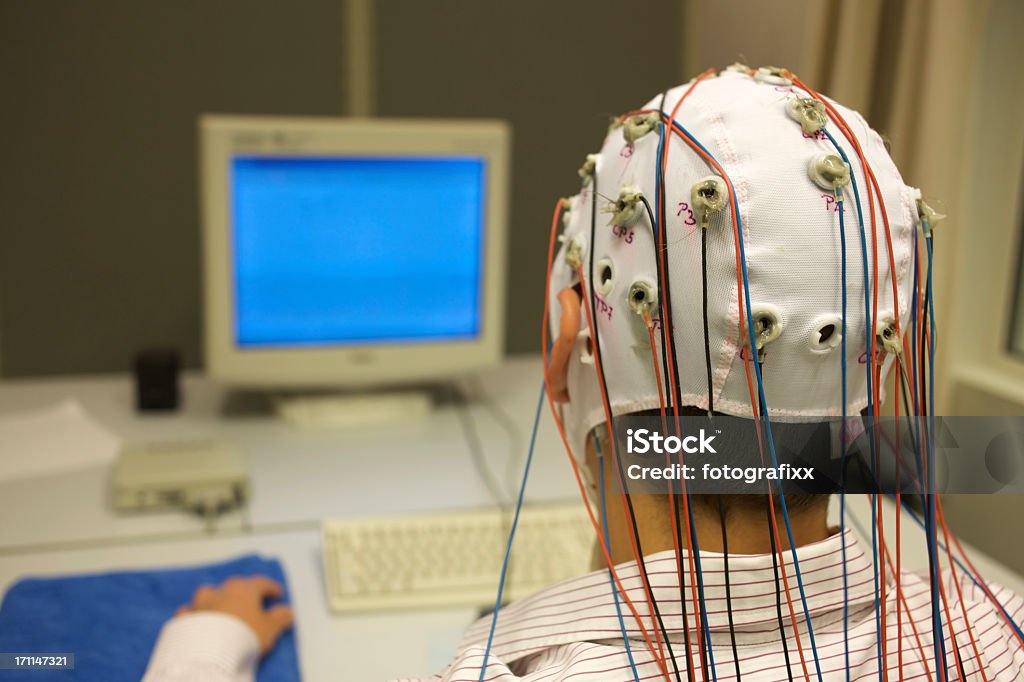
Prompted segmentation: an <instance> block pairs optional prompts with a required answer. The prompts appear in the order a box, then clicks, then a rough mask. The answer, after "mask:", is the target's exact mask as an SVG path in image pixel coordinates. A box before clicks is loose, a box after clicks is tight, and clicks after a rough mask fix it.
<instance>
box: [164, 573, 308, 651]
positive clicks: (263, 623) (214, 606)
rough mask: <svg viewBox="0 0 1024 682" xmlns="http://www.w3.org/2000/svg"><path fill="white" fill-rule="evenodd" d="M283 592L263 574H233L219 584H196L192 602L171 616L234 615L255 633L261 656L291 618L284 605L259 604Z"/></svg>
mask: <svg viewBox="0 0 1024 682" xmlns="http://www.w3.org/2000/svg"><path fill="white" fill-rule="evenodd" d="M283 593H284V590H283V589H282V587H281V585H280V584H279V583H278V582H277V581H276V580H273V579H271V578H268V577H266V576H261V575H257V576H247V577H243V576H235V577H233V578H229V579H228V580H226V581H224V583H223V584H221V585H220V586H219V587H213V586H211V585H202V586H200V587H199V589H197V590H196V592H195V594H194V595H193V596H192V603H191V604H185V605H183V606H181V607H180V608H179V609H178V610H177V611H176V612H175V614H174V615H175V616H176V617H177V616H180V615H183V614H186V613H195V612H197V611H214V612H218V613H226V614H228V615H231V616H234V617H235V618H238V619H239V620H241V621H242V622H243V623H245V624H246V625H248V626H249V627H250V628H251V629H252V631H253V632H254V633H255V634H256V638H257V639H258V640H259V643H260V652H261V653H262V654H264V655H265V654H266V653H267V652H269V651H270V650H271V649H273V648H274V644H275V643H276V642H277V640H278V638H279V637H280V636H281V635H282V634H283V633H284V632H285V631H286V630H288V628H290V627H291V625H292V622H293V621H294V618H295V616H294V613H293V612H292V608H291V607H290V606H288V605H287V604H277V605H275V606H272V607H270V608H269V609H266V608H264V607H263V602H264V600H266V599H276V598H278V597H280V596H281V595H282V594H283Z"/></svg>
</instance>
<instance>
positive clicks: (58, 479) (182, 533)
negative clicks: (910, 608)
mask: <svg viewBox="0 0 1024 682" xmlns="http://www.w3.org/2000/svg"><path fill="white" fill-rule="evenodd" d="M540 382H541V370H540V362H539V359H538V358H536V357H521V358H516V359H512V360H510V361H508V362H506V363H505V364H504V365H502V366H501V367H498V368H495V369H493V370H489V371H486V372H482V373H481V374H480V375H478V377H476V379H475V382H474V383H476V384H479V385H480V386H482V387H483V388H484V389H485V390H486V391H487V393H488V394H489V395H490V397H491V398H493V399H494V400H495V401H496V402H497V403H498V404H499V406H500V408H501V410H502V411H503V412H504V413H505V414H507V415H508V417H509V418H510V420H511V421H512V422H513V423H514V426H515V428H516V429H517V430H518V433H519V437H518V438H517V439H514V440H517V441H518V446H519V447H515V446H514V443H513V440H511V439H510V435H509V433H508V431H507V430H505V429H504V428H503V427H502V424H501V423H500V421H499V420H497V419H496V418H495V415H494V414H493V412H492V411H491V410H489V409H488V408H487V407H486V405H483V404H480V403H475V404H473V405H472V406H471V407H469V408H468V409H470V410H471V412H472V416H473V419H474V423H475V425H476V428H477V430H478V432H479V435H480V439H481V440H482V441H483V443H484V447H485V449H486V453H485V454H486V458H487V461H488V463H489V464H490V465H491V467H492V470H493V471H494V472H495V475H496V477H497V478H499V479H502V478H503V472H505V471H506V467H507V465H509V464H510V462H509V458H510V457H512V458H514V461H512V462H511V464H512V465H514V467H515V470H516V471H517V473H518V472H521V465H522V461H523V457H524V456H525V447H526V446H527V444H528V442H529V441H528V439H529V433H530V428H531V426H532V419H533V414H534V410H535V408H536V401H537V397H538V391H539V389H540ZM183 391H184V395H185V404H184V408H183V409H182V410H181V411H180V412H178V413H176V414H174V415H166V416H140V415H137V414H136V413H135V411H134V408H133V403H132V400H133V394H132V384H131V380H130V378H129V377H127V376H103V377H84V378H70V379H69V378H64V379H43V380H33V381H12V382H7V383H5V384H3V385H0V412H6V411H11V410H14V409H22V408H29V407H42V406H45V405H49V404H52V403H54V402H56V401H58V400H60V399H62V398H66V397H73V398H76V399H77V400H79V401H80V402H81V403H82V404H83V405H84V406H85V407H86V409H87V410H88V411H89V413H90V414H91V415H93V416H94V417H95V418H96V419H97V420H99V421H100V422H102V423H103V424H104V425H106V426H107V427H109V428H110V429H112V430H113V431H114V432H116V433H117V434H119V435H120V436H121V437H122V438H124V439H126V440H133V439H161V438H168V437H183V436H190V435H194V436H197V437H201V436H215V437H220V438H225V439H228V440H231V441H233V442H235V443H236V444H238V446H239V447H240V448H241V450H242V453H243V454H244V456H245V458H246V460H247V462H248V466H249V470H250V476H251V482H252V500H251V504H250V506H249V509H248V511H247V513H246V514H232V515H229V516H226V517H224V518H222V519H221V520H219V521H218V523H217V525H216V528H215V530H214V531H213V532H212V533H211V532H208V531H207V529H206V528H205V527H204V524H203V523H202V522H201V521H199V520H198V519H196V518H194V517H192V516H189V515H187V514H185V513H179V512H167V513H159V514H146V515H141V516H128V517H125V516H120V515H116V514H114V513H113V511H112V510H111V509H110V507H109V504H108V502H107V497H106V495H107V477H108V475H109V472H108V471H107V470H106V469H105V468H104V469H96V470H89V471H85V472H80V473H76V474H73V475H63V476H50V477H46V478H38V479H33V480H29V481H24V482H19V483H17V484H11V483H7V484H0V518H2V519H3V520H4V521H3V523H2V524H0V592H2V591H4V590H6V589H7V587H8V586H9V585H10V584H11V583H13V582H14V581H15V580H17V579H18V578H20V577H23V576H26V575H53V574H64V573H75V572H93V571H104V570H110V569H128V568H138V567H147V566H161V567H165V566H173V565H187V564H196V563H203V562H212V561H218V560H222V559H225V558H228V557H230V556H234V555H237V554H241V553H246V552H260V553H262V554H266V555H270V556H275V557H278V558H280V559H281V560H282V562H283V563H284V566H285V570H286V572H287V574H288V578H289V581H290V584H291V588H292V592H293V598H294V602H295V606H296V613H297V617H298V621H297V628H298V639H299V657H300V663H301V666H302V672H303V676H304V679H305V680H307V681H309V682H320V681H321V680H340V679H352V680H384V679H388V678H391V677H398V676H406V675H424V674H427V673H431V672H435V671H436V670H437V669H438V668H439V667H440V666H441V665H442V664H443V663H444V662H445V659H446V657H447V656H448V655H450V653H451V651H452V650H453V648H454V646H455V643H456V642H457V639H458V636H459V634H460V633H461V632H462V630H463V629H464V628H465V627H466V625H467V624H468V623H469V622H470V621H471V620H472V619H473V617H474V616H475V613H474V612H473V610H471V609H461V608H453V609H432V610H418V611H411V612H399V613H382V614H364V615H359V616H335V615H333V614H331V613H330V612H329V611H328V610H327V606H326V600H325V595H324V588H323V573H322V568H321V558H320V536H319V530H318V527H319V521H320V519H322V518H325V517H334V516H351V515H379V514H387V513H408V512H414V511H421V510H438V509H441V508H465V507H478V506H482V505H487V504H491V503H492V498H491V496H490V494H489V493H488V491H487V488H486V487H485V486H484V485H483V483H482V482H481V480H480V478H479V477H478V475H477V473H476V470H475V469H474V466H473V464H472V460H471V457H470V451H469V449H468V446H467V444H466V439H465V438H464V435H463V432H462V429H461V428H460V422H459V418H458V415H457V413H456V412H455V409H457V408H454V407H441V408H439V409H437V410H435V411H434V412H433V413H432V414H431V415H430V416H429V417H428V418H425V419H422V420H419V421H411V422H409V423H407V424H401V425H398V426H397V427H390V426H389V427H388V429H387V430H386V432H383V431H379V430H376V429H370V428H367V429H357V430H345V431H319V432H307V431H299V430H296V429H294V428H292V427H290V426H288V425H286V424H284V423H281V422H280V421H278V420H276V419H273V418H225V417H222V416H221V415H220V405H221V402H222V400H223V398H224V392H223V390H222V389H221V388H219V387H218V386H216V385H214V384H213V383H212V382H210V381H209V380H207V379H205V378H203V377H201V376H198V375H187V376H186V377H185V378H184V381H183ZM0 456H10V453H0ZM396 472H398V473H397V474H396ZM575 495H576V490H575V483H574V482H573V480H572V477H571V475H570V473H569V468H568V464H567V463H566V459H565V454H564V451H563V450H562V445H561V441H560V440H559V438H558V435H557V432H556V430H555V428H554V425H553V424H552V422H551V419H550V416H549V414H548V410H547V407H546V406H545V407H544V414H543V417H542V422H541V429H540V433H539V434H538V439H537V451H536V453H535V456H534V468H533V470H532V472H531V476H530V483H529V488H528V494H527V497H528V499H531V500H536V501H553V500H559V499H567V498H570V497H573V496H575ZM837 506H838V505H835V504H834V505H833V514H834V512H835V509H836V507H837ZM849 506H850V509H851V514H852V515H853V516H854V517H855V518H857V519H859V521H860V523H861V524H862V526H863V527H864V528H869V524H870V513H869V510H868V507H867V504H866V503H865V501H864V500H863V499H860V498H851V499H850V501H849ZM887 509H888V512H887V517H888V518H889V522H890V523H889V526H890V529H889V530H888V531H887V532H888V533H889V537H892V535H891V533H892V532H893V531H892V528H891V520H892V511H891V508H887ZM834 515H835V514H834ZM904 528H905V530H904V543H903V544H904V554H903V558H904V564H905V565H906V566H907V567H908V568H913V567H918V568H921V567H924V566H926V563H925V555H924V543H923V542H921V540H920V538H921V535H920V531H918V530H917V529H916V528H913V527H912V525H911V523H910V522H907V523H905V524H904ZM978 564H979V569H981V570H983V571H984V572H985V573H986V575H987V576H989V577H990V579H992V580H995V581H997V582H1001V583H1003V584H1006V585H1007V586H1010V587H1013V588H1014V589H1017V590H1018V591H1024V580H1022V579H1021V578H1020V577H1019V576H1016V575H1015V574H1013V573H1011V572H1009V571H1007V570H1006V569H1003V568H1002V567H1000V566H999V565H997V564H995V563H994V562H991V561H990V560H987V559H986V558H985V557H982V556H979V557H978ZM495 584H497V577H496V578H495ZM396 642H398V643H401V645H400V646H399V647H396Z"/></svg>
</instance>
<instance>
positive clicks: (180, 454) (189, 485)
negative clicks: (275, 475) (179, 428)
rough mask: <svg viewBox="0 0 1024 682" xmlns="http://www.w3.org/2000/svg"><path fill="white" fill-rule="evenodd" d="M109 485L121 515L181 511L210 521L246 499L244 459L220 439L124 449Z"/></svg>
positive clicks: (146, 444)
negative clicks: (150, 511) (174, 509)
mask: <svg viewBox="0 0 1024 682" xmlns="http://www.w3.org/2000/svg"><path fill="white" fill-rule="evenodd" d="M112 484H113V502H114V507H115V508H116V509H117V510H119V511H142V510H159V509H170V508H182V509H187V510H190V511H194V512H196V513H198V514H200V515H201V516H203V517H205V518H212V517H214V516H217V515H218V514H221V513H223V512H226V511H230V510H232V509H235V508H237V507H240V506H242V505H243V504H245V503H246V501H247V500H248V498H249V475H248V472H247V470H246V467H245V462H244V460H243V459H242V455H241V453H239V452H238V450H237V448H235V447H234V446H233V445H230V444H228V443H225V442H223V441H220V440H176V441H162V442H153V443H140V444H129V445H126V446H125V447H124V448H122V450H121V453H120V454H119V456H118V459H117V464H116V465H115V466H114V474H113V479H112Z"/></svg>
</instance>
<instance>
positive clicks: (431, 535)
mask: <svg viewBox="0 0 1024 682" xmlns="http://www.w3.org/2000/svg"><path fill="white" fill-rule="evenodd" d="M511 523H512V512H511V511H499V510H497V509H487V510H469V511H459V512H453V513H427V514H416V515H407V516H391V517H378V518H364V519H358V518H351V519H350V518H346V519H330V520H326V521H324V522H323V527H322V531H323V558H324V573H325V579H326V583H327V596H328V601H329V604H330V607H331V609H332V610H333V611H335V612H339V613H346V612H354V611H374V610H382V609H408V608H415V607H440V606H473V607H483V606H493V605H494V600H495V598H496V597H497V594H498V579H499V577H500V575H501V565H502V561H503V559H504V556H505V546H506V543H507V541H508V531H509V528H510V526H511ZM594 542H595V534H594V529H593V526H592V525H591V524H590V519H589V517H588V516H587V513H586V510H585V509H584V507H583V503H582V502H575V503H572V504H560V505H531V506H529V507H526V506H524V507H523V509H522V511H521V513H520V515H519V524H518V526H517V528H516V537H515V543H514V544H513V546H512V555H511V558H510V561H509V571H508V575H507V577H506V579H505V592H504V598H505V600H506V601H507V600H511V599H518V598H519V597H523V596H526V595H527V594H530V593H532V592H535V591H537V590H538V589H540V588H542V587H546V586H548V585H550V584H552V583H555V582H558V581H560V580H564V579H566V578H571V577H573V576H577V575H582V574H584V573H587V572H588V571H589V570H590V558H591V556H592V550H593V545H594Z"/></svg>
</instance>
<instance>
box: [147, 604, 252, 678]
mask: <svg viewBox="0 0 1024 682" xmlns="http://www.w3.org/2000/svg"><path fill="white" fill-rule="evenodd" d="M259 657H260V645H259V641H258V640H257V639H256V633H254V632H253V631H252V628H250V627H249V626H248V625H246V624H245V623H243V622H242V621H241V620H239V619H238V618H235V617H234V616H230V615H228V614H226V613H217V612H214V611H200V612H197V613H189V614H185V615H182V616H177V617H176V618H172V619H171V620H169V621H167V623H165V624H164V627H163V629H162V630H161V631H160V637H159V638H158V639H157V641H156V646H154V647H153V653H152V654H151V655H150V658H149V666H148V667H147V668H146V674H145V676H144V677H143V678H142V679H143V682H186V681H187V682H252V680H253V679H255V677H256V664H257V663H258V662H259Z"/></svg>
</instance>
